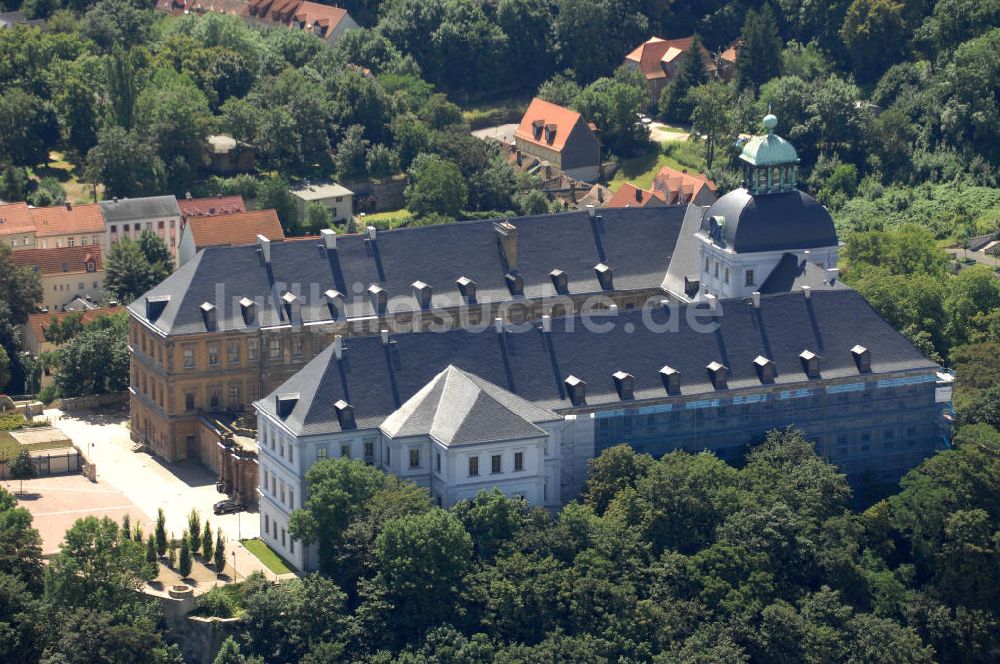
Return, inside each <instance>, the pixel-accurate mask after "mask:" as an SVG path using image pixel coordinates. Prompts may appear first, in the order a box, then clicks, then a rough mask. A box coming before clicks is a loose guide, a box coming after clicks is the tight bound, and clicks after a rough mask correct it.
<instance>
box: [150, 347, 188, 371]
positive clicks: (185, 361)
mask: <svg viewBox="0 0 1000 664" xmlns="http://www.w3.org/2000/svg"><path fill="white" fill-rule="evenodd" d="M143 345H145V344H143ZM184 368H185V369H194V348H193V347H191V346H185V347H184Z"/></svg>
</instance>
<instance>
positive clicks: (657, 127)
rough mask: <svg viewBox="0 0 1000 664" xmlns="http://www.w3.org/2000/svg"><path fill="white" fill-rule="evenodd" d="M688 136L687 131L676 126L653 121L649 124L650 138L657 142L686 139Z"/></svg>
mask: <svg viewBox="0 0 1000 664" xmlns="http://www.w3.org/2000/svg"><path fill="white" fill-rule="evenodd" d="M688 136H689V134H688V133H687V132H686V131H677V129H676V128H675V127H671V126H669V125H665V124H663V123H662V122H653V123H652V124H650V125H649V138H650V139H651V140H654V141H656V142H657V143H664V142H667V141H686V140H687V139H688Z"/></svg>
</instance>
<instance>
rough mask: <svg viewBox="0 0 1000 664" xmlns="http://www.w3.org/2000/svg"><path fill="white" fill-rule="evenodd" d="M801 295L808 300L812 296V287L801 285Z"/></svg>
mask: <svg viewBox="0 0 1000 664" xmlns="http://www.w3.org/2000/svg"><path fill="white" fill-rule="evenodd" d="M802 296H803V297H805V298H806V299H807V300H808V299H809V298H810V297H811V296H812V288H810V287H809V286H803V287H802Z"/></svg>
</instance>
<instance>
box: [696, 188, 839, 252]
mask: <svg viewBox="0 0 1000 664" xmlns="http://www.w3.org/2000/svg"><path fill="white" fill-rule="evenodd" d="M712 217H725V219H726V231H725V240H726V246H727V247H729V248H730V249H732V250H733V251H735V252H737V253H749V252H755V251H785V250H790V249H812V248H817V247H830V246H836V244H837V229H836V228H835V227H834V224H833V217H831V216H830V213H829V212H827V210H826V208H825V207H823V206H822V205H820V204H819V202H818V201H817V200H816V199H815V198H813V197H812V196H810V195H809V194H806V193H805V192H802V191H798V190H795V191H790V192H787V193H781V194H758V195H756V196H754V195H752V194H751V193H750V192H749V191H747V190H746V189H742V188H741V189H734V190H733V191H731V192H729V193H728V194H726V195H725V196H723V197H722V198H720V199H719V200H717V201H715V202H714V203H712V205H711V206H709V208H708V209H707V210H706V211H705V214H704V216H703V217H702V225H701V230H702V232H704V233H709V232H710V223H711V219H712Z"/></svg>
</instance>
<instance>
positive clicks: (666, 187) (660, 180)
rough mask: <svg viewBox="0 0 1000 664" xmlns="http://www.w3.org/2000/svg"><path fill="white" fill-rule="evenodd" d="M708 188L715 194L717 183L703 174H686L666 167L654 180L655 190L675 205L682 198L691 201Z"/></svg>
mask: <svg viewBox="0 0 1000 664" xmlns="http://www.w3.org/2000/svg"><path fill="white" fill-rule="evenodd" d="M706 186H707V187H708V188H709V189H711V190H712V191H713V192H714V191H715V190H716V186H715V183H714V182H712V181H711V180H709V179H708V178H707V177H705V176H704V175H702V174H701V173H686V172H684V171H678V170H676V169H673V168H670V167H669V166H664V167H663V168H661V169H660V172H659V173H657V174H656V177H654V178H653V189H654V190H656V191H660V192H663V193H664V194H665V195H666V198H667V202H668V203H670V204H675V203H678V202H680V200H679V199H680V198H681V197H683V198H684V199H685V200H687V201H690V200H691V198H692V197H694V196H695V195H696V194H697V193H698V191H700V190H701V188H702V187H706Z"/></svg>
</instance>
